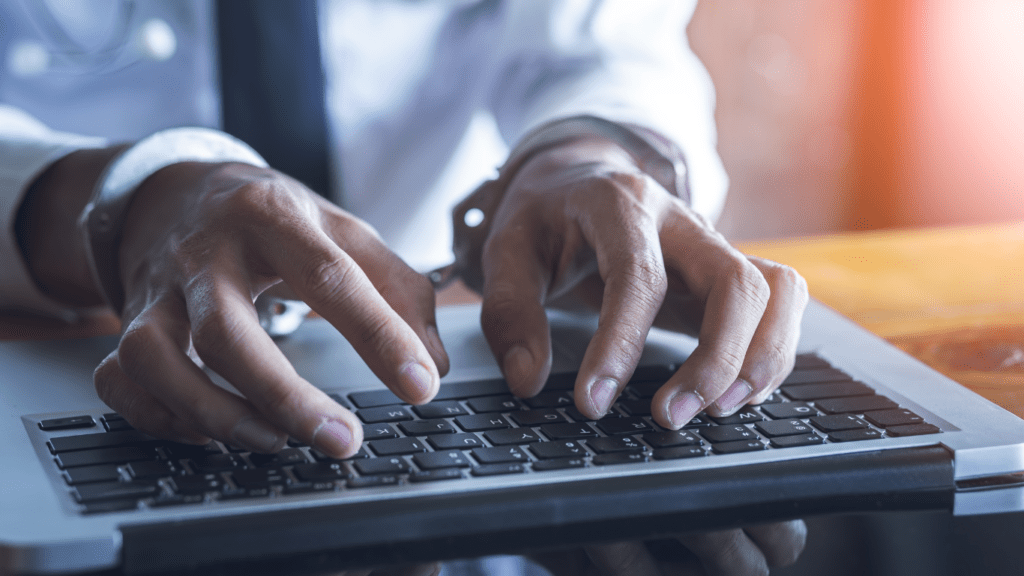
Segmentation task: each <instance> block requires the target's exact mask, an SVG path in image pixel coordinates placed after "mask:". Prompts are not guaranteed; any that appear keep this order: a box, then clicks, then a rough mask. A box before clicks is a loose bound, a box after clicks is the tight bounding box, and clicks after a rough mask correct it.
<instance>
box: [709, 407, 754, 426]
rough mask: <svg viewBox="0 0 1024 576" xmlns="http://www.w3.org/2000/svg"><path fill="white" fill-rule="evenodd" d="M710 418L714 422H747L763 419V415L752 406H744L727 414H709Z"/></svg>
mask: <svg viewBox="0 0 1024 576" xmlns="http://www.w3.org/2000/svg"><path fill="white" fill-rule="evenodd" d="M710 418H711V419H712V420H714V421H715V423H716V424H749V423H751V422H760V421H761V420H764V416H762V415H761V413H760V412H758V411H757V409H756V408H754V407H753V406H744V407H743V408H740V409H739V410H737V411H736V412H735V413H733V414H730V415H728V416H710Z"/></svg>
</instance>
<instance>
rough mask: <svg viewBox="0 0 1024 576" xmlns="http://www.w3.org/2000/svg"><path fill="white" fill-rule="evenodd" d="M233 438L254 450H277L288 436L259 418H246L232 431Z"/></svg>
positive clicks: (244, 446)
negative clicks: (284, 435)
mask: <svg viewBox="0 0 1024 576" xmlns="http://www.w3.org/2000/svg"><path fill="white" fill-rule="evenodd" d="M231 439H232V440H233V441H234V443H236V444H238V445H239V447H241V448H248V449H249V450H252V451H254V452H275V451H276V450H278V449H280V448H281V446H282V445H283V444H284V442H285V440H286V438H284V437H283V436H281V435H280V434H278V433H277V431H276V430H274V429H273V428H271V426H270V424H267V423H266V422H264V421H263V420H260V419H259V418H253V417H249V418H244V419H242V420H241V421H240V422H239V423H238V424H235V428H234V430H232V431H231Z"/></svg>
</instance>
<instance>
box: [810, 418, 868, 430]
mask: <svg viewBox="0 0 1024 576" xmlns="http://www.w3.org/2000/svg"><path fill="white" fill-rule="evenodd" d="M811 424H814V427H815V428H817V429H818V430H821V431H822V432H838V431H839V430H857V429H858V428H867V427H868V423H867V422H865V421H863V420H861V419H860V418H857V417H856V416H853V415H852V414H835V415H833V416H816V417H814V418H811Z"/></svg>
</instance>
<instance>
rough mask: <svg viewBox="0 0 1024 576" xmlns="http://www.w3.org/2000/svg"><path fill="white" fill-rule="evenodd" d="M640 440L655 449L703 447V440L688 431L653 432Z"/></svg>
mask: <svg viewBox="0 0 1024 576" xmlns="http://www.w3.org/2000/svg"><path fill="white" fill-rule="evenodd" d="M640 438H642V439H643V441H644V442H647V443H648V444H650V445H651V446H652V447H654V448H669V447H672V446H692V445H697V446H699V445H701V444H703V443H704V441H703V440H701V439H700V438H698V437H697V435H696V434H694V433H693V432H690V431H688V430H672V431H668V432H652V433H650V434H644V435H643V436H641V437H640Z"/></svg>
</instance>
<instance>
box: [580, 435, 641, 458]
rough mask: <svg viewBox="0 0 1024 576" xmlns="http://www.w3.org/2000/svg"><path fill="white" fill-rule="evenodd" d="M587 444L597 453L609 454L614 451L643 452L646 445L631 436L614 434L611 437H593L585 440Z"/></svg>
mask: <svg viewBox="0 0 1024 576" xmlns="http://www.w3.org/2000/svg"><path fill="white" fill-rule="evenodd" d="M587 446H588V447H590V449H591V450H593V451H594V452H597V453H598V454H611V453H614V452H643V451H645V450H647V446H644V445H643V444H641V443H640V441H639V440H637V439H636V438H633V437H632V436H614V437H611V438H595V439H593V440H587Z"/></svg>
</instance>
